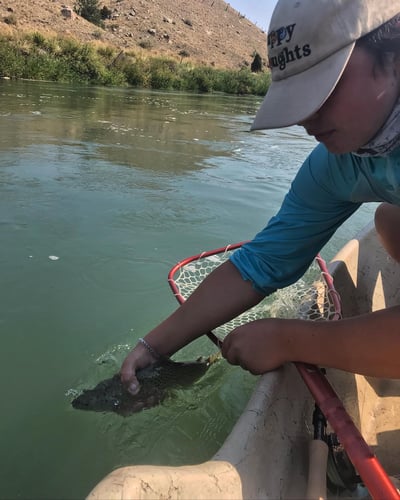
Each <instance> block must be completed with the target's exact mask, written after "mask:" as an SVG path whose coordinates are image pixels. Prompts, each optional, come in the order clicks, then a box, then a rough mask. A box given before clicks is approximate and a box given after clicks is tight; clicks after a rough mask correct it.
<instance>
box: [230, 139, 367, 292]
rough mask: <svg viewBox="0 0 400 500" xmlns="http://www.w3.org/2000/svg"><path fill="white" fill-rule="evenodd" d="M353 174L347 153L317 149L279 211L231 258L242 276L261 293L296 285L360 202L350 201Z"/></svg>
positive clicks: (354, 170) (354, 175)
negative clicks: (341, 155)
mask: <svg viewBox="0 0 400 500" xmlns="http://www.w3.org/2000/svg"><path fill="white" fill-rule="evenodd" d="M338 163H341V164H340V165H339V164H338ZM357 175H358V174H357V168H356V165H354V161H353V159H352V156H351V155H349V157H348V159H347V160H346V159H344V158H341V157H340V156H339V157H338V156H337V155H331V154H330V153H328V151H327V150H326V149H325V147H323V146H322V145H319V146H317V148H316V149H315V150H314V151H313V152H312V153H311V155H310V156H309V157H308V158H307V160H306V161H305V162H304V164H303V166H302V167H301V169H300V170H299V172H298V174H297V175H296V177H295V179H294V181H293V182H292V185H291V188H290V190H289V192H288V194H287V195H286V196H285V198H284V201H283V204H282V206H281V208H280V210H279V212H278V213H277V214H276V215H275V216H274V217H272V219H271V220H270V221H269V223H268V225H267V226H266V227H265V228H264V229H263V230H262V231H260V232H259V233H258V234H257V235H256V236H255V238H254V239H253V240H252V241H250V242H248V243H246V244H244V245H243V246H242V247H241V248H239V249H238V250H237V251H236V252H235V253H234V254H233V255H232V256H231V258H230V260H231V262H232V263H233V264H234V265H235V266H236V267H237V269H238V270H239V272H240V273H241V276H242V278H243V279H244V280H250V281H251V282H252V284H253V287H254V288H255V289H256V290H257V291H258V292H260V293H262V294H264V295H268V294H270V293H272V292H274V291H275V290H276V289H278V288H283V287H286V286H288V285H290V284H292V283H294V282H296V281H297V280H298V279H299V278H300V277H301V276H302V275H303V274H304V273H305V271H306V270H307V268H308V267H309V265H310V264H311V262H312V261H313V259H314V258H315V256H316V255H317V253H318V252H319V251H320V250H321V248H322V247H323V246H324V245H325V244H326V243H327V241H328V240H329V239H330V238H331V236H332V235H333V233H334V232H335V231H336V229H337V228H338V227H339V226H340V225H341V224H342V223H343V222H344V221H345V220H346V219H347V218H348V217H350V216H351V215H352V214H353V213H354V212H355V211H356V210H357V209H358V208H359V206H360V204H361V203H359V202H354V201H352V189H353V187H354V184H355V183H356V182H357Z"/></svg>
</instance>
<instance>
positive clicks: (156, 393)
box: [71, 353, 220, 417]
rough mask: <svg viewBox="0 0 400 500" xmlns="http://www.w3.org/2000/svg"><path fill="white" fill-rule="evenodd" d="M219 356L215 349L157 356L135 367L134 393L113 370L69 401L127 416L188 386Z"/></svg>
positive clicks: (75, 406)
mask: <svg viewBox="0 0 400 500" xmlns="http://www.w3.org/2000/svg"><path fill="white" fill-rule="evenodd" d="M219 358H220V354H219V353H218V354H216V355H213V356H210V357H208V358H199V359H198V360H197V361H193V362H175V361H171V360H170V359H163V360H160V361H158V362H157V363H155V364H153V365H151V366H148V367H146V368H143V369H142V370H138V371H137V373H136V377H137V379H138V380H139V383H140V390H139V392H138V393H137V394H135V395H134V396H133V395H132V394H131V393H130V392H128V390H127V389H126V387H125V386H124V385H123V384H122V382H121V376H120V374H119V373H117V374H116V375H114V376H113V377H111V378H108V379H106V380H103V381H101V382H99V383H98V384H97V385H96V387H94V388H93V389H85V390H84V391H83V392H82V394H80V395H79V396H78V397H76V398H75V399H74V400H73V401H72V403H71V404H72V406H73V407H74V408H76V409H78V410H91V411H101V412H108V411H113V412H114V413H118V414H119V415H122V416H124V417H127V416H128V415H132V414H133V413H137V412H139V411H141V410H144V409H146V408H152V407H153V406H156V405H158V404H160V403H161V402H162V401H163V400H164V399H165V398H166V397H167V396H168V394H170V392H171V390H173V389H177V388H185V387H189V386H190V385H192V384H193V383H194V382H196V380H198V379H199V378H200V377H202V376H203V375H204V374H205V373H206V371H207V370H208V368H209V367H210V365H211V364H213V363H214V362H215V361H216V360H217V359H219Z"/></svg>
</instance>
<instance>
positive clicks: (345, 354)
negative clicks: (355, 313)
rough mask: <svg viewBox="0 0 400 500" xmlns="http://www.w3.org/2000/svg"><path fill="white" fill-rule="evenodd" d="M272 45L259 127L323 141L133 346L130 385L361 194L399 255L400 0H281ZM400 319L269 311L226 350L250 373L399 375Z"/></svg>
mask: <svg viewBox="0 0 400 500" xmlns="http://www.w3.org/2000/svg"><path fill="white" fill-rule="evenodd" d="M268 56H269V66H270V68H271V76H272V83H271V86H270V88H269V90H268V93H267V95H266V97H265V99H264V102H263V104H262V105H261V107H260V109H259V111H258V113H257V116H256V118H255V120H254V123H253V129H270V128H277V127H285V126H289V125H293V124H299V125H302V126H303V127H304V128H305V129H306V131H307V132H308V133H309V134H310V135H313V136H314V137H315V138H316V139H317V141H319V142H320V145H319V146H317V147H316V148H315V150H314V151H313V152H312V153H311V155H310V156H309V158H307V160H306V161H305V163H304V164H303V166H302V167H301V169H300V170H299V172H298V174H297V176H296V177H295V179H294V181H293V183H292V186H291V188H290V191H289V193H288V194H287V195H286V197H285V199H284V201H283V204H282V207H281V209H280V211H279V212H278V213H277V215H276V216H275V217H273V218H272V219H271V220H270V222H269V223H268V225H267V226H266V228H265V229H263V230H262V231H261V232H260V233H259V234H258V235H256V237H255V238H254V239H253V240H252V241H251V242H249V243H248V244H246V245H244V246H243V247H242V248H241V249H239V250H238V251H237V252H236V253H235V254H234V255H233V256H232V258H231V259H230V260H229V261H228V262H226V263H224V264H222V265H221V266H220V267H219V268H217V269H216V270H215V271H214V272H213V273H211V274H210V275H209V276H208V277H207V278H206V279H205V280H204V281H203V282H202V283H201V285H200V286H199V287H198V289H197V290H196V291H195V292H194V293H193V294H192V296H191V297H190V298H189V299H188V300H187V301H186V302H185V303H184V304H183V305H182V306H180V307H179V309H177V310H176V311H175V312H174V313H173V314H172V315H171V316H169V317H168V318H167V319H166V320H165V321H163V322H162V323H161V324H160V325H158V326H157V327H156V328H154V329H153V330H152V331H151V332H150V333H148V334H147V335H146V337H145V339H141V341H140V342H139V344H138V345H137V346H136V347H135V348H134V349H133V350H132V351H131V352H130V353H129V355H128V356H127V358H126V359H125V361H124V363H123V365H122V367H121V378H122V380H123V382H124V383H126V385H127V387H128V388H129V390H130V391H131V392H132V393H135V392H137V391H138V390H139V386H138V382H137V379H136V377H135V371H136V370H137V369H139V368H142V367H144V366H147V365H148V364H150V363H152V362H154V361H155V360H156V358H157V356H158V355H164V356H170V355H171V354H173V353H174V352H176V351H177V350H179V349H180V348H181V347H183V346H184V345H186V344H187V343H189V342H190V341H192V340H194V339H195V338H197V337H199V336H201V335H202V334H204V332H207V331H209V330H212V329H214V328H215V327H217V326H218V325H221V324H223V323H226V322H227V321H229V320H230V319H232V318H233V317H235V316H237V315H239V314H240V313H242V312H243V311H245V310H247V309H248V308H250V307H252V306H254V305H256V304H257V303H258V302H259V301H261V300H262V299H263V298H264V297H265V296H266V295H268V294H269V293H271V292H272V291H274V290H276V289H277V288H283V287H285V286H287V285H289V284H291V283H293V282H295V281H296V280H297V279H298V278H299V277H300V276H301V275H302V274H303V273H304V272H305V270H306V269H307V267H308V266H309V264H310V263H311V261H312V260H313V258H314V256H315V255H316V254H317V253H318V251H319V250H320V249H321V248H322V247H323V246H324V245H325V243H326V242H327V241H328V240H329V238H330V237H331V236H332V234H333V233H334V232H335V230H336V229H337V228H338V227H339V226H340V225H341V224H342V223H343V222H344V221H345V220H346V219H347V218H348V217H349V216H350V215H351V214H352V213H354V211H355V210H357V208H358V207H359V206H360V205H361V204H362V203H364V202H368V201H381V202H383V204H381V205H380V206H379V208H378V210H377V212H376V217H375V222H376V228H377V231H378V234H379V235H380V237H381V240H382V243H383V244H384V245H385V247H386V248H387V250H388V251H389V253H390V254H391V255H392V256H393V257H394V258H395V259H397V260H400V230H399V228H400V2H399V1H398V0H320V1H318V2H315V1H314V0H303V1H302V2H297V1H295V0H280V1H278V4H277V6H276V8H275V10H274V13H273V15H272V19H271V23H270V28H269V33H268ZM399 320H400V306H399V307H393V308H388V309H385V310H383V311H378V312H374V313H370V314H366V315H364V316H359V317H356V318H350V319H345V320H342V321H338V322H326V323H320V322H312V321H304V320H294V319H293V320H288V319H263V320H258V321H254V322H251V323H248V324H246V325H243V326H241V327H239V328H236V329H235V330H233V331H232V332H231V333H230V334H229V335H228V336H227V337H226V338H225V340H224V342H223V346H222V354H223V356H224V357H225V358H226V359H227V360H228V361H229V362H230V363H232V364H237V365H240V366H242V367H243V368H244V369H246V370H249V371H250V372H252V373H254V374H260V373H265V372H266V371H269V370H272V369H274V368H277V367H278V366H280V365H281V364H283V363H285V362H289V361H302V362H306V363H313V364H321V365H324V366H330V367H335V368H339V369H343V370H347V371H352V372H357V373H362V374H365V375H371V376H379V377H388V378H400V363H399V362H398V358H399V353H400V327H399ZM377 332H379V335H377ZM355 351H357V357H356V358H354V357H353V356H352V353H354V352H355Z"/></svg>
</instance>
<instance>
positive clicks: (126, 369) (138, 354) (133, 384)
mask: <svg viewBox="0 0 400 500" xmlns="http://www.w3.org/2000/svg"><path fill="white" fill-rule="evenodd" d="M156 361H157V358H156V357H155V356H153V355H152V354H151V353H150V351H149V350H148V349H147V348H146V347H145V346H144V345H143V344H141V343H139V344H137V345H136V346H135V347H134V349H132V351H131V352H130V353H129V354H128V356H127V357H126V358H125V360H124V362H123V363H122V366H121V370H120V374H121V381H122V383H123V384H125V385H126V387H127V389H128V391H129V392H130V393H131V394H133V395H135V394H137V393H138V392H139V390H140V384H139V381H138V379H137V378H136V371H137V370H139V369H141V368H146V366H149V365H151V364H153V363H155V362H156Z"/></svg>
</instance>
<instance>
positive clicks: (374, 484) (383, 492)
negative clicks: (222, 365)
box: [168, 241, 400, 500]
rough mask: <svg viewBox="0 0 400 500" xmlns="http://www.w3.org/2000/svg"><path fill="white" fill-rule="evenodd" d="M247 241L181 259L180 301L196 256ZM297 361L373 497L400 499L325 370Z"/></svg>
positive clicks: (172, 282) (321, 263)
mask: <svg viewBox="0 0 400 500" xmlns="http://www.w3.org/2000/svg"><path fill="white" fill-rule="evenodd" d="M244 243H245V241H243V242H240V243H235V244H232V245H228V246H225V247H221V248H217V249H215V250H209V251H207V252H202V253H199V254H197V255H193V256H192V257H187V258H186V259H183V260H181V261H180V262H178V263H177V264H176V265H175V266H174V267H173V268H172V269H171V270H170V272H169V273H168V284H169V286H170V287H171V290H172V292H173V294H174V295H175V297H176V299H177V301H178V302H179V303H180V304H183V303H184V302H185V298H184V297H183V296H182V295H181V293H180V292H179V288H178V286H177V285H176V283H175V280H174V276H175V274H176V273H177V272H178V271H179V269H181V268H182V267H184V266H185V265H187V264H189V263H190V262H193V261H195V260H199V259H201V258H205V257H210V256H212V255H217V254H221V253H224V252H227V251H228V250H236V249H237V248H240V247H241V246H242V245H243V244H244ZM315 260H316V262H317V264H318V266H319V268H320V270H321V274H322V276H323V278H324V281H325V283H326V285H327V289H328V294H330V298H331V300H332V303H333V304H334V308H335V314H334V316H333V318H332V319H333V320H338V319H340V318H341V304H340V296H339V294H338V293H337V291H336V290H335V287H334V284H333V278H332V276H331V275H330V273H329V271H328V268H327V265H326V262H325V261H324V259H322V257H321V256H320V255H319V254H318V255H317V256H316V258H315ZM206 335H207V336H208V338H209V339H210V340H211V341H212V342H214V344H215V345H216V346H217V347H218V348H219V349H220V348H221V345H222V342H221V341H220V340H219V339H218V337H217V336H216V335H215V334H214V333H213V332H211V331H210V332H207V333H206ZM294 365H295V366H296V368H297V370H298V372H299V373H300V376H301V377H302V379H303V380H304V382H305V384H306V386H307V387H308V390H309V391H310V393H311V395H312V397H313V398H314V401H315V402H316V404H317V405H318V406H319V407H320V408H321V411H322V412H323V414H324V415H325V418H326V419H327V420H328V422H329V423H330V425H331V427H332V429H333V430H334V431H335V433H336V435H337V436H338V438H339V441H340V442H341V443H342V444H343V447H344V449H345V450H346V452H347V454H348V456H349V458H350V460H351V461H352V463H353V465H354V467H355V468H356V470H357V471H358V473H359V475H360V476H361V478H362V480H363V482H364V484H365V486H366V487H367V489H368V491H369V493H370V494H371V496H372V498H374V499H381V498H385V500H392V499H393V500H395V499H396V500H398V499H399V498H400V495H399V493H398V492H397V490H396V488H395V487H394V485H393V483H392V482H391V480H390V479H389V476H388V475H387V473H386V471H385V470H384V469H383V467H382V465H381V463H380V462H379V460H378V458H377V457H376V456H375V455H374V454H373V452H372V450H371V448H370V447H369V446H368V444H367V443H366V442H365V440H364V438H363V437H362V435H361V433H360V431H359V430H358V429H357V427H356V426H355V424H354V422H353V421H352V419H351V417H350V415H349V414H348V413H347V411H346V409H345V408H344V406H343V403H342V402H341V401H340V399H339V397H338V395H337V394H336V393H335V391H334V390H333V388H332V386H331V385H330V383H329V382H328V380H327V378H326V377H325V375H324V374H323V373H322V371H321V370H320V369H319V368H318V367H317V366H315V365H309V364H306V363H299V362H296V363H294Z"/></svg>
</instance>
